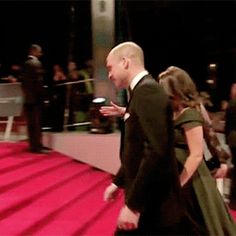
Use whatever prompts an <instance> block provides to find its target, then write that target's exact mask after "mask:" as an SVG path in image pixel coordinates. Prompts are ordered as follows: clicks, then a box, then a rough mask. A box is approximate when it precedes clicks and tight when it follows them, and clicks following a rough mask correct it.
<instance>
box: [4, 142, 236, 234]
mask: <svg viewBox="0 0 236 236" xmlns="http://www.w3.org/2000/svg"><path fill="white" fill-rule="evenodd" d="M27 149H28V145H27V143H26V142H18V143H0V235H3V236H15V235H17V236H25V235H34V236H38V235H40V236H69V235H71V236H80V235H83V236H90V235H91V236H96V235H97V236H98V235H100V236H110V235H113V232H114V229H115V226H116V219H117V216H118V214H119V210H120V207H121V205H122V201H123V199H122V195H121V194H120V196H119V198H118V200H117V201H115V202H112V203H105V202H104V201H103V192H104V190H105V188H106V186H107V185H108V184H109V183H110V182H111V175H110V174H108V173H105V172H103V171H100V170H98V169H95V168H92V167H90V166H88V165H86V164H83V163H81V162H78V161H75V160H73V159H71V158H69V157H67V156H65V155H63V154H60V153H58V152H55V151H53V152H52V153H50V154H48V155H45V154H40V155H39V154H32V153H29V152H28V151H27ZM231 213H232V216H233V217H234V218H235V219H236V211H231Z"/></svg>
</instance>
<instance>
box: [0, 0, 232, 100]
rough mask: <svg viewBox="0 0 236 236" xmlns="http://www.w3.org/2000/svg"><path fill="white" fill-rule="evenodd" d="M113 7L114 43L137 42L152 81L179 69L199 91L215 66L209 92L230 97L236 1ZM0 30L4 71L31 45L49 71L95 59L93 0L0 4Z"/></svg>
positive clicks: (166, 0)
mask: <svg viewBox="0 0 236 236" xmlns="http://www.w3.org/2000/svg"><path fill="white" fill-rule="evenodd" d="M115 3H116V43H118V42H121V41H124V40H133V41H135V42H136V43H138V44H139V45H140V46H141V47H142V48H143V49H144V52H145V58H146V67H147V69H148V70H149V71H150V72H151V73H152V74H153V76H154V77H156V76H157V75H158V73H160V72H161V71H162V70H164V69H165V68H166V67H167V66H169V65H176V66H180V67H182V68H184V69H186V70H187V71H188V72H189V73H190V75H191V76H192V78H193V79H194V81H195V82H196V84H197V85H198V87H199V90H209V89H210V88H209V87H208V86H207V84H206V79H207V78H208V77H209V71H208V65H209V63H217V73H216V76H217V86H216V87H215V88H214V89H210V92H211V93H213V96H215V98H216V99H219V100H220V99H227V98H228V93H229V87H230V85H231V83H232V82H234V81H235V79H236V1H227V0H221V1H220V0H219V1H203V0H199V1H177V0H171V1H170V0H156V1H155V0H152V1H146V0H143V1H141V0H139V1H135V0H133V1H132V0H128V1H124V0H116V1H115ZM72 6H73V7H74V9H75V12H74V15H73V14H72V12H71V7H72ZM0 30H1V31H0V32H1V36H0V63H1V64H2V68H4V69H5V70H7V69H6V68H7V67H9V65H11V64H13V63H19V64H20V63H22V62H23V60H24V58H25V56H26V55H27V48H28V46H29V44H31V43H38V44H40V45H42V48H43V50H44V56H43V58H42V61H43V63H44V65H45V67H46V68H47V69H48V70H50V68H51V66H52V64H54V63H60V64H62V65H63V66H64V67H65V68H66V64H67V61H68V57H69V54H73V55H72V56H73V58H74V59H75V61H76V62H77V64H78V66H79V67H83V65H84V62H85V61H86V60H88V59H90V58H92V36H91V35H92V32H91V13H90V0H80V1H78V0H76V1H75V0H74V1H73V0H67V1H56V0H55V1H11V0H9V1H0ZM70 56H71V55H70ZM214 94H215V95H214ZM216 95H217V96H216Z"/></svg>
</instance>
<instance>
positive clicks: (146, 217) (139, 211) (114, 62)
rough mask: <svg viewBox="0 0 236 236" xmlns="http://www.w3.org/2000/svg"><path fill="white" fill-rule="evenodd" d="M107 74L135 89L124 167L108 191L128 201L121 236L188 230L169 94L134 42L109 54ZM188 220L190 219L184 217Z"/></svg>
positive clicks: (128, 110) (120, 85)
mask: <svg viewBox="0 0 236 236" xmlns="http://www.w3.org/2000/svg"><path fill="white" fill-rule="evenodd" d="M106 66H107V69H108V77H109V79H110V80H111V81H112V82H113V83H114V84H115V86H116V87H117V88H118V89H122V88H126V89H129V90H131V94H130V99H129V103H128V106H127V108H126V111H125V114H124V116H123V118H124V122H125V132H124V147H123V152H122V156H121V167H120V169H119V171H118V173H117V174H116V176H115V178H114V180H113V183H112V184H111V185H109V186H108V187H107V189H106V190H105V192H104V198H105V200H112V199H114V198H115V196H116V194H117V192H118V188H124V193H125V205H124V206H123V207H122V209H121V211H120V214H119V217H118V221H117V230H116V234H117V235H182V234H184V233H189V227H188V226H189V225H188V223H186V225H185V227H186V228H185V229H184V227H183V225H182V224H183V223H184V208H183V205H182V202H181V197H180V183H179V176H178V173H177V164H176V159H175V154H174V146H173V137H174V136H173V123H172V117H173V116H172V109H171V105H170V102H169V98H168V97H167V95H166V94H165V92H164V91H163V89H162V88H161V87H160V86H159V85H158V83H157V82H156V81H155V80H154V79H153V78H152V77H151V76H150V75H149V74H148V72H147V71H146V70H145V67H144V55H143V51H142V49H141V48H140V47H139V46H138V45H137V44H135V43H133V42H125V43H122V44H119V45H118V46H116V47H115V48H113V49H112V50H111V51H110V53H109V54H108V56H107V61H106ZM186 222H187V221H186Z"/></svg>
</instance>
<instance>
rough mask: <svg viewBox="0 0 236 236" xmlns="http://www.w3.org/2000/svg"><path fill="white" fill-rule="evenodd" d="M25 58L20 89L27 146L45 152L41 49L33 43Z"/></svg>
mask: <svg viewBox="0 0 236 236" xmlns="http://www.w3.org/2000/svg"><path fill="white" fill-rule="evenodd" d="M28 53H29V54H28V57H27V60H26V61H25V63H24V68H23V76H22V89H23V92H24V112H25V117H26V121H27V130H28V138H29V148H30V151H31V152H34V153H45V152H47V151H46V150H44V148H43V145H42V133H41V115H42V107H43V97H44V90H43V89H44V88H43V72H44V71H43V67H42V64H41V62H40V61H39V58H40V57H41V56H42V49H41V47H40V46H39V45H37V44H33V45H31V46H30V48H29V52H28Z"/></svg>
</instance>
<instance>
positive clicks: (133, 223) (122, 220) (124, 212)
mask: <svg viewBox="0 0 236 236" xmlns="http://www.w3.org/2000/svg"><path fill="white" fill-rule="evenodd" d="M139 217H140V213H139V212H135V211H132V210H130V209H129V208H128V207H127V206H126V205H125V206H124V207H123V208H122V209H121V211H120V215H119V217H118V222H117V227H118V228H119V229H122V230H134V229H137V228H138V222H139Z"/></svg>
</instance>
